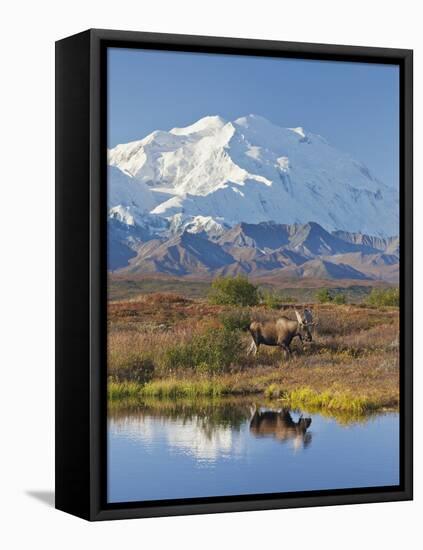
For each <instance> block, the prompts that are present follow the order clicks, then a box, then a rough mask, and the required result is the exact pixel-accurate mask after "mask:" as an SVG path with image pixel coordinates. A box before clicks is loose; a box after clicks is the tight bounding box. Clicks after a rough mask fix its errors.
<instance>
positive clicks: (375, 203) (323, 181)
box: [108, 115, 399, 238]
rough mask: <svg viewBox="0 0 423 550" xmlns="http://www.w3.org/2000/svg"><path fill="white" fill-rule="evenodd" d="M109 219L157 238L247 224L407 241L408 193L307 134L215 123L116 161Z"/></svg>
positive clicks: (239, 122)
mask: <svg viewBox="0 0 423 550" xmlns="http://www.w3.org/2000/svg"><path fill="white" fill-rule="evenodd" d="M108 164H109V167H108V170H109V171H108V207H109V214H110V216H111V217H113V218H118V219H119V221H120V222H122V223H128V224H134V223H135V224H137V225H140V226H143V227H146V226H151V225H153V226H154V227H155V228H156V230H157V231H166V230H168V229H169V228H172V227H173V228H175V227H179V228H181V227H186V228H187V230H189V231H190V232H195V233H197V232H199V231H203V230H204V231H205V232H206V233H207V232H208V231H211V232H213V233H219V232H221V231H222V228H226V227H228V226H235V225H236V224H238V223H242V222H246V223H252V224H258V223H263V222H269V221H272V222H275V223H283V224H304V223H308V222H310V221H313V222H316V223H318V224H320V225H321V226H322V227H324V228H325V229H326V230H327V231H348V232H354V233H364V234H369V235H375V236H378V237H380V238H386V237H390V236H392V235H398V225H399V198H398V191H397V190H395V189H393V188H391V187H388V186H387V185H385V184H384V183H383V182H381V181H379V180H378V179H377V178H376V177H375V176H374V175H373V174H372V172H371V171H370V169H369V168H368V167H367V166H365V165H364V164H363V163H361V162H359V161H358V160H356V159H354V158H353V157H352V156H350V155H349V154H348V153H344V152H342V151H339V150H338V149H336V148H335V147H333V146H332V145H331V144H329V142H328V141H327V140H326V139H325V138H324V137H322V136H320V135H317V134H313V133H311V132H308V131H306V130H305V129H304V128H302V127H300V126H299V127H296V128H282V127H280V126H277V125H275V124H273V123H272V122H270V121H268V120H267V119H265V118H263V117H261V116H258V115H248V116H245V117H241V118H238V119H236V120H233V121H228V120H225V119H224V118H222V117H220V116H207V117H204V118H202V119H200V120H198V121H197V122H195V123H194V124H192V125H190V126H187V127H185V128H173V129H171V130H169V131H163V130H157V131H155V132H153V133H151V134H149V135H148V136H146V137H144V138H142V139H140V140H138V141H133V142H131V143H126V144H120V145H117V146H116V147H113V148H111V149H109V151H108Z"/></svg>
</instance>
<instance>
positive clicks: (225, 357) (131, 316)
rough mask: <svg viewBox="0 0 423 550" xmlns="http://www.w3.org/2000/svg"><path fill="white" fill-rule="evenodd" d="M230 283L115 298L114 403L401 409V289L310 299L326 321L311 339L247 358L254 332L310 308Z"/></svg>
mask: <svg viewBox="0 0 423 550" xmlns="http://www.w3.org/2000/svg"><path fill="white" fill-rule="evenodd" d="M232 280H235V281H236V284H235V285H232V286H231V285H228V284H227V281H226V280H225V278H221V279H219V282H218V283H216V284H213V285H212V287H211V292H210V294H209V296H208V297H194V298H193V297H188V296H186V295H183V294H182V293H176V292H163V293H160V292H150V293H143V294H137V295H134V294H131V295H130V296H131V297H129V298H123V297H120V299H118V300H110V301H109V304H108V376H109V384H108V394H109V402H110V403H119V402H122V403H124V402H128V400H131V401H132V402H142V401H145V400H146V399H153V398H154V399H157V398H160V400H166V399H173V398H175V397H177V398H178V399H196V400H198V399H200V398H213V399H224V398H229V397H231V398H232V397H235V396H236V397H238V396H246V395H250V396H252V395H254V394H257V395H259V394H261V395H262V396H265V398H266V399H269V400H272V401H273V402H275V400H277V401H278V402H280V403H281V406H291V407H298V408H300V407H301V408H305V409H307V410H310V411H316V410H319V411H325V412H326V413H331V414H332V413H333V414H341V413H354V414H364V413H368V412H370V411H375V410H380V409H388V408H389V409H395V408H396V407H398V405H399V341H398V337H399V311H398V307H396V304H397V303H398V302H395V300H391V298H392V296H395V295H398V292H397V291H396V289H386V290H378V291H377V293H376V291H372V292H370V293H368V294H367V296H368V297H367V298H366V299H365V300H363V301H361V303H357V304H352V303H342V301H339V302H338V300H330V301H329V302H326V303H322V304H321V303H319V302H316V303H310V302H309V303H307V304H306V305H307V306H308V307H309V308H311V309H312V311H313V313H314V317H315V318H316V319H318V324H317V325H316V326H313V327H312V335H313V340H312V342H304V343H303V344H301V342H300V340H299V338H294V339H293V340H292V343H291V352H292V353H291V354H290V358H289V359H287V358H286V357H285V355H284V353H283V352H282V351H281V349H280V348H279V347H277V346H267V345H262V346H260V349H259V351H258V353H257V354H256V355H253V354H249V355H248V354H247V351H248V348H249V347H250V346H251V341H252V337H251V334H250V333H249V331H248V328H249V327H250V325H251V323H252V322H255V323H266V322H272V321H276V320H277V319H279V318H280V317H281V316H286V317H287V318H289V319H291V320H292V321H295V319H296V315H295V308H297V309H299V310H300V311H301V313H303V311H304V307H302V306H303V305H305V304H292V305H291V304H290V303H285V304H281V306H280V307H275V306H274V305H273V303H272V304H269V303H268V302H267V301H266V300H263V299H262V295H261V292H260V290H259V288H258V287H257V286H256V285H253V284H251V283H249V282H248V281H247V280H246V279H245V278H241V277H240V278H232ZM247 285H251V286H247ZM251 287H253V288H251ZM226 293H227V294H226ZM216 295H217V296H218V298H217V299H216ZM206 296H207V294H206ZM227 296H229V297H230V299H229V302H228V301H227V300H225V297H227ZM372 296H373V297H372ZM388 297H389V300H388ZM392 303H393V304H394V305H391V304H392Z"/></svg>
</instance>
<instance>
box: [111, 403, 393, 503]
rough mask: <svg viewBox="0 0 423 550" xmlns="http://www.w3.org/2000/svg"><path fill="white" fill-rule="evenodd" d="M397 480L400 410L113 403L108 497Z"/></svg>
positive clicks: (133, 498)
mask: <svg viewBox="0 0 423 550" xmlns="http://www.w3.org/2000/svg"><path fill="white" fill-rule="evenodd" d="M301 415H303V416H301ZM398 484H399V415H398V413H394V412H387V413H382V414H378V415H373V416H370V417H359V418H351V417H345V416H344V417H337V418H334V417H329V416H323V415H322V414H321V413H308V412H306V411H300V410H288V409H285V408H280V407H279V408H278V406H275V405H274V404H271V405H269V404H268V403H261V402H260V401H258V402H257V401H256V402H253V401H252V400H245V399H244V400H237V401H236V400H227V401H226V400H218V401H207V400H196V401H195V402H184V401H173V402H172V401H160V400H157V401H149V402H146V403H143V404H140V405H137V406H127V407H125V406H119V407H116V406H114V407H112V408H111V409H110V410H109V417H108V502H131V501H148V500H158V499H160V500H161V499H178V498H194V497H212V496H220V495H225V496H230V495H242V494H258V493H261V494H263V493H275V492H291V491H305V490H306V491H308V490H322V489H340V488H357V487H376V486H386V485H398Z"/></svg>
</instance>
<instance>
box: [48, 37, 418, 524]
mask: <svg viewBox="0 0 423 550" xmlns="http://www.w3.org/2000/svg"><path fill="white" fill-rule="evenodd" d="M81 39H82V40H85V41H87V42H86V43H88V50H89V53H88V55H89V74H88V77H87V82H88V83H89V100H88V114H87V119H86V120H88V121H89V128H88V129H87V127H86V125H85V126H84V128H85V130H84V131H86V132H87V137H88V140H89V145H87V150H88V151H89V160H88V164H87V163H86V159H84V163H83V164H84V174H83V181H84V182H85V184H86V185H87V186H88V187H87V188H89V190H90V191H89V199H88V202H87V204H88V206H89V222H87V223H88V224H89V226H88V231H87V233H86V234H85V235H86V238H87V239H88V237H89V243H90V245H89V261H87V265H89V273H87V280H86V283H87V285H88V286H87V288H88V292H89V304H90V308H89V315H88V318H89V350H88V352H87V357H89V366H88V365H87V360H85V363H83V365H81V367H78V371H80V374H81V375H82V372H83V369H84V368H85V369H86V370H85V375H86V376H87V377H88V378H89V380H88V381H87V380H86V379H85V381H86V383H87V388H85V391H88V402H87V404H86V405H87V406H86V408H85V407H84V418H85V419H86V420H87V426H89V430H88V432H89V434H88V441H87V436H86V434H85V437H84V443H83V445H82V446H86V451H87V450H88V452H85V451H84V452H83V455H84V457H83V461H82V462H81V465H82V470H83V472H84V476H85V479H86V480H87V484H86V486H87V487H88V489H87V491H83V494H82V493H81V494H82V501H81V503H80V504H79V506H77V505H73V506H70V505H69V502H65V501H62V500H61V498H60V496H59V495H60V491H57V489H56V491H57V492H56V497H59V498H57V502H56V508H59V509H61V510H64V511H66V512H69V513H71V514H74V515H77V516H80V517H82V518H84V519H87V520H91V521H97V520H110V519H124V518H142V517H159V516H174V515H191V514H209V513H222V512H234V511H238V512H241V511H253V510H269V509H283V508H296V507H311V506H332V505H344V504H360V503H371V502H384V501H404V500H411V499H412V498H413V490H412V477H413V476H412V462H413V457H412V429H413V428H412V240H411V238H412V221H411V217H410V215H411V212H412V141H413V135H412V95H413V94H412V59H413V52H412V50H404V49H400V50H398V49H386V48H363V47H360V46H332V45H324V44H306V43H286V42H276V41H262V40H250V39H233V38H216V37H201V36H188V35H167V34H166V35H165V34H158V33H138V32H130V31H108V30H101V29H91V30H89V31H85V32H83V33H79V34H77V35H74V36H73V37H70V38H68V39H64V40H61V41H59V42H57V43H56V51H57V50H58V48H60V47H61V45H62V44H65V43H66V42H68V43H70V41H71V40H81ZM87 39H88V40H87ZM109 41H125V42H127V43H131V42H132V43H133V44H134V45H136V44H138V43H139V42H140V41H141V42H143V43H144V44H148V45H149V46H148V47H154V45H155V44H157V43H160V45H161V46H163V47H166V48H167V47H170V48H171V47H172V46H173V47H174V48H175V49H180V48H181V47H183V46H185V45H188V47H189V48H197V47H201V46H202V47H205V48H207V49H209V48H210V47H215V48H216V50H220V51H221V50H222V48H223V49H235V50H236V49H237V50H241V49H243V50H244V52H246V51H247V50H262V52H267V51H268V50H269V48H276V47H277V48H279V50H280V51H288V52H297V56H298V54H299V56H302V54H305V53H307V52H309V51H313V52H314V53H313V55H315V56H316V58H317V57H320V58H321V56H322V55H324V54H325V52H326V55H328V56H330V58H332V59H333V58H334V56H339V57H340V58H341V57H344V56H348V57H351V60H354V59H353V58H354V57H355V56H359V57H363V56H364V57H366V58H367V59H366V61H369V62H371V60H372V59H374V58H375V56H376V57H378V58H383V59H384V60H385V61H384V62H396V63H398V64H399V65H400V66H401V67H402V70H403V73H402V74H403V82H402V86H403V92H404V98H403V107H404V109H403V112H402V113H401V115H402V117H403V118H402V123H403V125H402V126H403V128H402V131H403V141H402V150H401V155H402V168H401V171H402V181H403V185H404V190H403V198H404V201H403V205H404V211H407V220H406V222H405V223H404V227H403V229H404V231H403V235H404V236H405V242H406V246H405V247H403V248H402V253H403V257H402V261H403V263H404V268H403V277H404V280H405V281H407V282H408V283H410V285H409V286H408V285H407V287H404V286H403V287H402V288H404V289H405V291H402V305H403V314H404V315H403V324H402V326H403V327H404V330H403V333H404V334H405V338H404V340H403V342H402V343H403V344H405V345H404V347H403V354H404V355H403V357H404V364H405V367H406V368H405V369H403V370H404V371H406V372H405V374H406V376H405V377H404V380H403V386H402V392H403V393H402V397H404V395H406V396H407V403H405V404H404V406H403V409H402V412H404V415H403V419H404V423H403V430H402V435H403V442H404V456H403V459H404V467H405V469H404V471H405V476H404V479H403V480H402V484H401V488H400V490H393V491H392V492H390V491H385V492H377V491H375V492H371V491H369V492H367V493H362V494H351V493H350V494H343V495H330V494H328V495H325V496H321V495H318V496H313V495H311V496H306V497H303V496H301V497H290V498H283V497H281V498H274V497H273V498H270V497H269V499H265V500H254V497H252V498H251V499H250V500H245V499H244V500H237V501H231V502H228V501H226V502H225V501H222V502H218V503H216V502H212V503H196V504H192V503H189V501H187V504H175V505H168V504H166V505H156V506H151V507H150V506H145V507H137V506H126V505H125V503H123V504H122V506H121V507H119V508H105V507H104V506H103V504H102V503H103V502H104V494H103V493H102V491H103V489H102V481H103V479H102V475H101V471H100V470H101V468H100V464H101V458H102V457H101V452H100V451H101V449H102V443H104V440H103V439H102V438H103V435H104V434H102V433H101V430H100V426H101V422H102V411H103V410H104V395H102V390H104V388H103V385H102V378H101V375H100V373H101V368H100V367H101V357H102V353H101V346H100V341H101V334H100V329H99V327H100V325H101V317H102V315H103V314H104V309H103V307H104V304H103V305H102V298H103V295H102V293H101V284H102V274H101V273H99V265H101V260H102V258H101V249H102V247H101V238H102V236H101V232H100V225H101V221H102V215H101V210H102V209H101V208H99V204H100V205H101V204H104V189H103V190H102V189H101V181H104V180H103V179H102V178H103V176H104V170H105V169H104V167H103V166H102V163H101V158H102V155H101V147H102V146H104V145H105V144H104V143H103V142H102V137H101V136H102V127H101V124H103V123H104V122H105V120H104V119H105V106H104V105H102V104H101V101H100V100H101V90H100V82H101V78H100V76H101V75H100V66H101V61H102V60H101V46H102V44H104V43H105V42H109ZM138 47H139V46H138ZM233 53H236V52H233ZM263 55H264V53H263ZM56 71H57V65H56ZM57 74H58V73H57ZM57 78H58V77H57V75H56V89H57V86H58V82H57ZM58 108H59V110H60V107H59V106H56V112H57V109H58ZM84 112H85V107H84ZM56 132H57V127H56ZM84 138H85V135H84ZM58 141H59V140H58V137H56V149H59V150H60V148H61V147H62V148H64V149H65V148H66V147H64V146H63V145H60V144H59V142H58ZM78 155H80V156H81V158H82V157H84V151H82V148H81V150H80V151H79V152H78ZM59 156H60V155H59ZM57 158H58V156H57V152H56V162H57ZM58 179H59V177H58V172H57V167H56V192H57V191H58V189H57V186H58V183H59V182H58ZM81 187H82V184H81ZM87 188H86V189H87ZM102 201H103V202H102ZM56 212H57V203H56ZM409 214H410V215H409ZM403 218H404V216H403ZM403 222H404V219H403ZM56 223H57V222H56ZM59 225H60V226H61V229H62V230H64V229H63V222H62V223H61V224H58V225H57V228H58V230H59V232H58V236H59V235H60V227H59ZM57 241H59V239H57ZM79 243H80V244H81V243H82V241H79ZM86 246H87V244H86V242H85V247H86ZM56 252H57V248H56ZM58 271H59V272H62V271H63V267H61V268H60V267H59V269H58ZM56 273H58V272H56ZM59 274H60V273H59ZM103 283H104V280H103ZM79 299H80V297H79ZM59 301H60V300H59ZM58 305H59V302H57V306H56V307H57V308H58ZM58 309H60V308H58ZM59 342H60V343H61V342H62V339H61V338H60V336H59V337H58V344H59ZM58 347H60V345H58ZM57 378H59V380H60V379H61V378H63V374H62V373H60V372H58V360H56V382H57ZM59 385H60V384H59ZM56 392H57V384H56ZM62 394H63V388H62V390H61V392H60V395H62ZM103 394H104V392H103ZM84 403H85V398H84ZM57 407H58V394H57V393H56V411H57ZM72 411H73V412H74V407H73V408H72ZM57 427H58V426H57V424H56V437H57ZM64 437H66V436H64ZM59 439H60V437H59ZM57 453H58V450H57V442H56V457H57ZM62 454H63V452H61V451H59V455H62ZM79 458H81V457H79ZM56 476H57V474H56ZM59 477H60V476H59ZM56 479H57V477H56ZM65 500H66V499H65Z"/></svg>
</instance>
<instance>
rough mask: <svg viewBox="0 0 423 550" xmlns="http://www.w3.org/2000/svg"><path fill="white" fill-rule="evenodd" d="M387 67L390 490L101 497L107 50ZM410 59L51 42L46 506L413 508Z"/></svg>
mask: <svg viewBox="0 0 423 550" xmlns="http://www.w3.org/2000/svg"><path fill="white" fill-rule="evenodd" d="M111 46H113V47H125V48H147V49H155V50H171V51H188V52H212V53H221V54H237V55H254V56H264V57H267V56H272V57H291V58H300V59H316V60H339V61H357V62H362V63H389V64H396V65H398V66H399V68H400V240H401V268H400V269H401V271H400V288H401V308H400V350H401V368H400V449H401V453H400V470H401V471H400V485H399V486H398V488H396V489H395V490H393V489H392V487H387V488H384V487H379V488H372V487H370V488H366V489H359V490H357V489H342V490H328V491H312V492H304V493H298V492H296V493H284V494H264V495H253V496H234V497H216V498H197V499H186V500H178V501H175V500H172V501H157V502H145V503H133V504H107V503H106V499H105V495H106V493H105V490H106V485H105V484H106V456H107V455H106V444H107V441H106V412H107V411H106V406H107V403H106V398H107V392H106V383H107V377H106V374H107V373H106V336H107V334H106V329H107V327H106V298H107V287H106V282H107V269H106V259H107V258H106V254H107V249H106V244H107V243H106V183H105V182H106V173H105V170H106V153H107V149H106V114H107V112H106V81H105V78H106V56H105V53H106V49H107V47H111ZM412 109H413V52H412V51H411V50H405V49H385V48H373V47H372V48H367V47H356V46H340V45H325V44H307V43H293V42H277V41H267V40H249V39H234V38H216V37H208V36H185V35H174V34H156V33H143V32H127V31H111V30H98V29H91V30H87V31H85V32H82V33H80V34H76V35H74V36H71V37H68V38H65V39H63V40H60V41H58V42H57V43H56V508H58V509H60V510H63V511H65V512H68V513H70V514H74V515H76V516H79V517H82V518H84V519H87V520H108V519H120V518H137V517H152V516H172V515H185V514H202V513H216V512H231V511H246V510H267V509H274V508H294V507H304V506H322V505H324V506H328V505H340V504H359V503H367V502H384V501H401V500H410V499H412V494H413V493H412V479H413V458H412V449H413V447H412V432H413V401H412V399H413V394H412V344H413V341H412V338H413V337H412V330H413V326H412V296H413V290H412V285H413V280H412V246H413V245H412V231H413V222H412V175H413V173H412V166H413V126H412V125H413V111H412Z"/></svg>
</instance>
